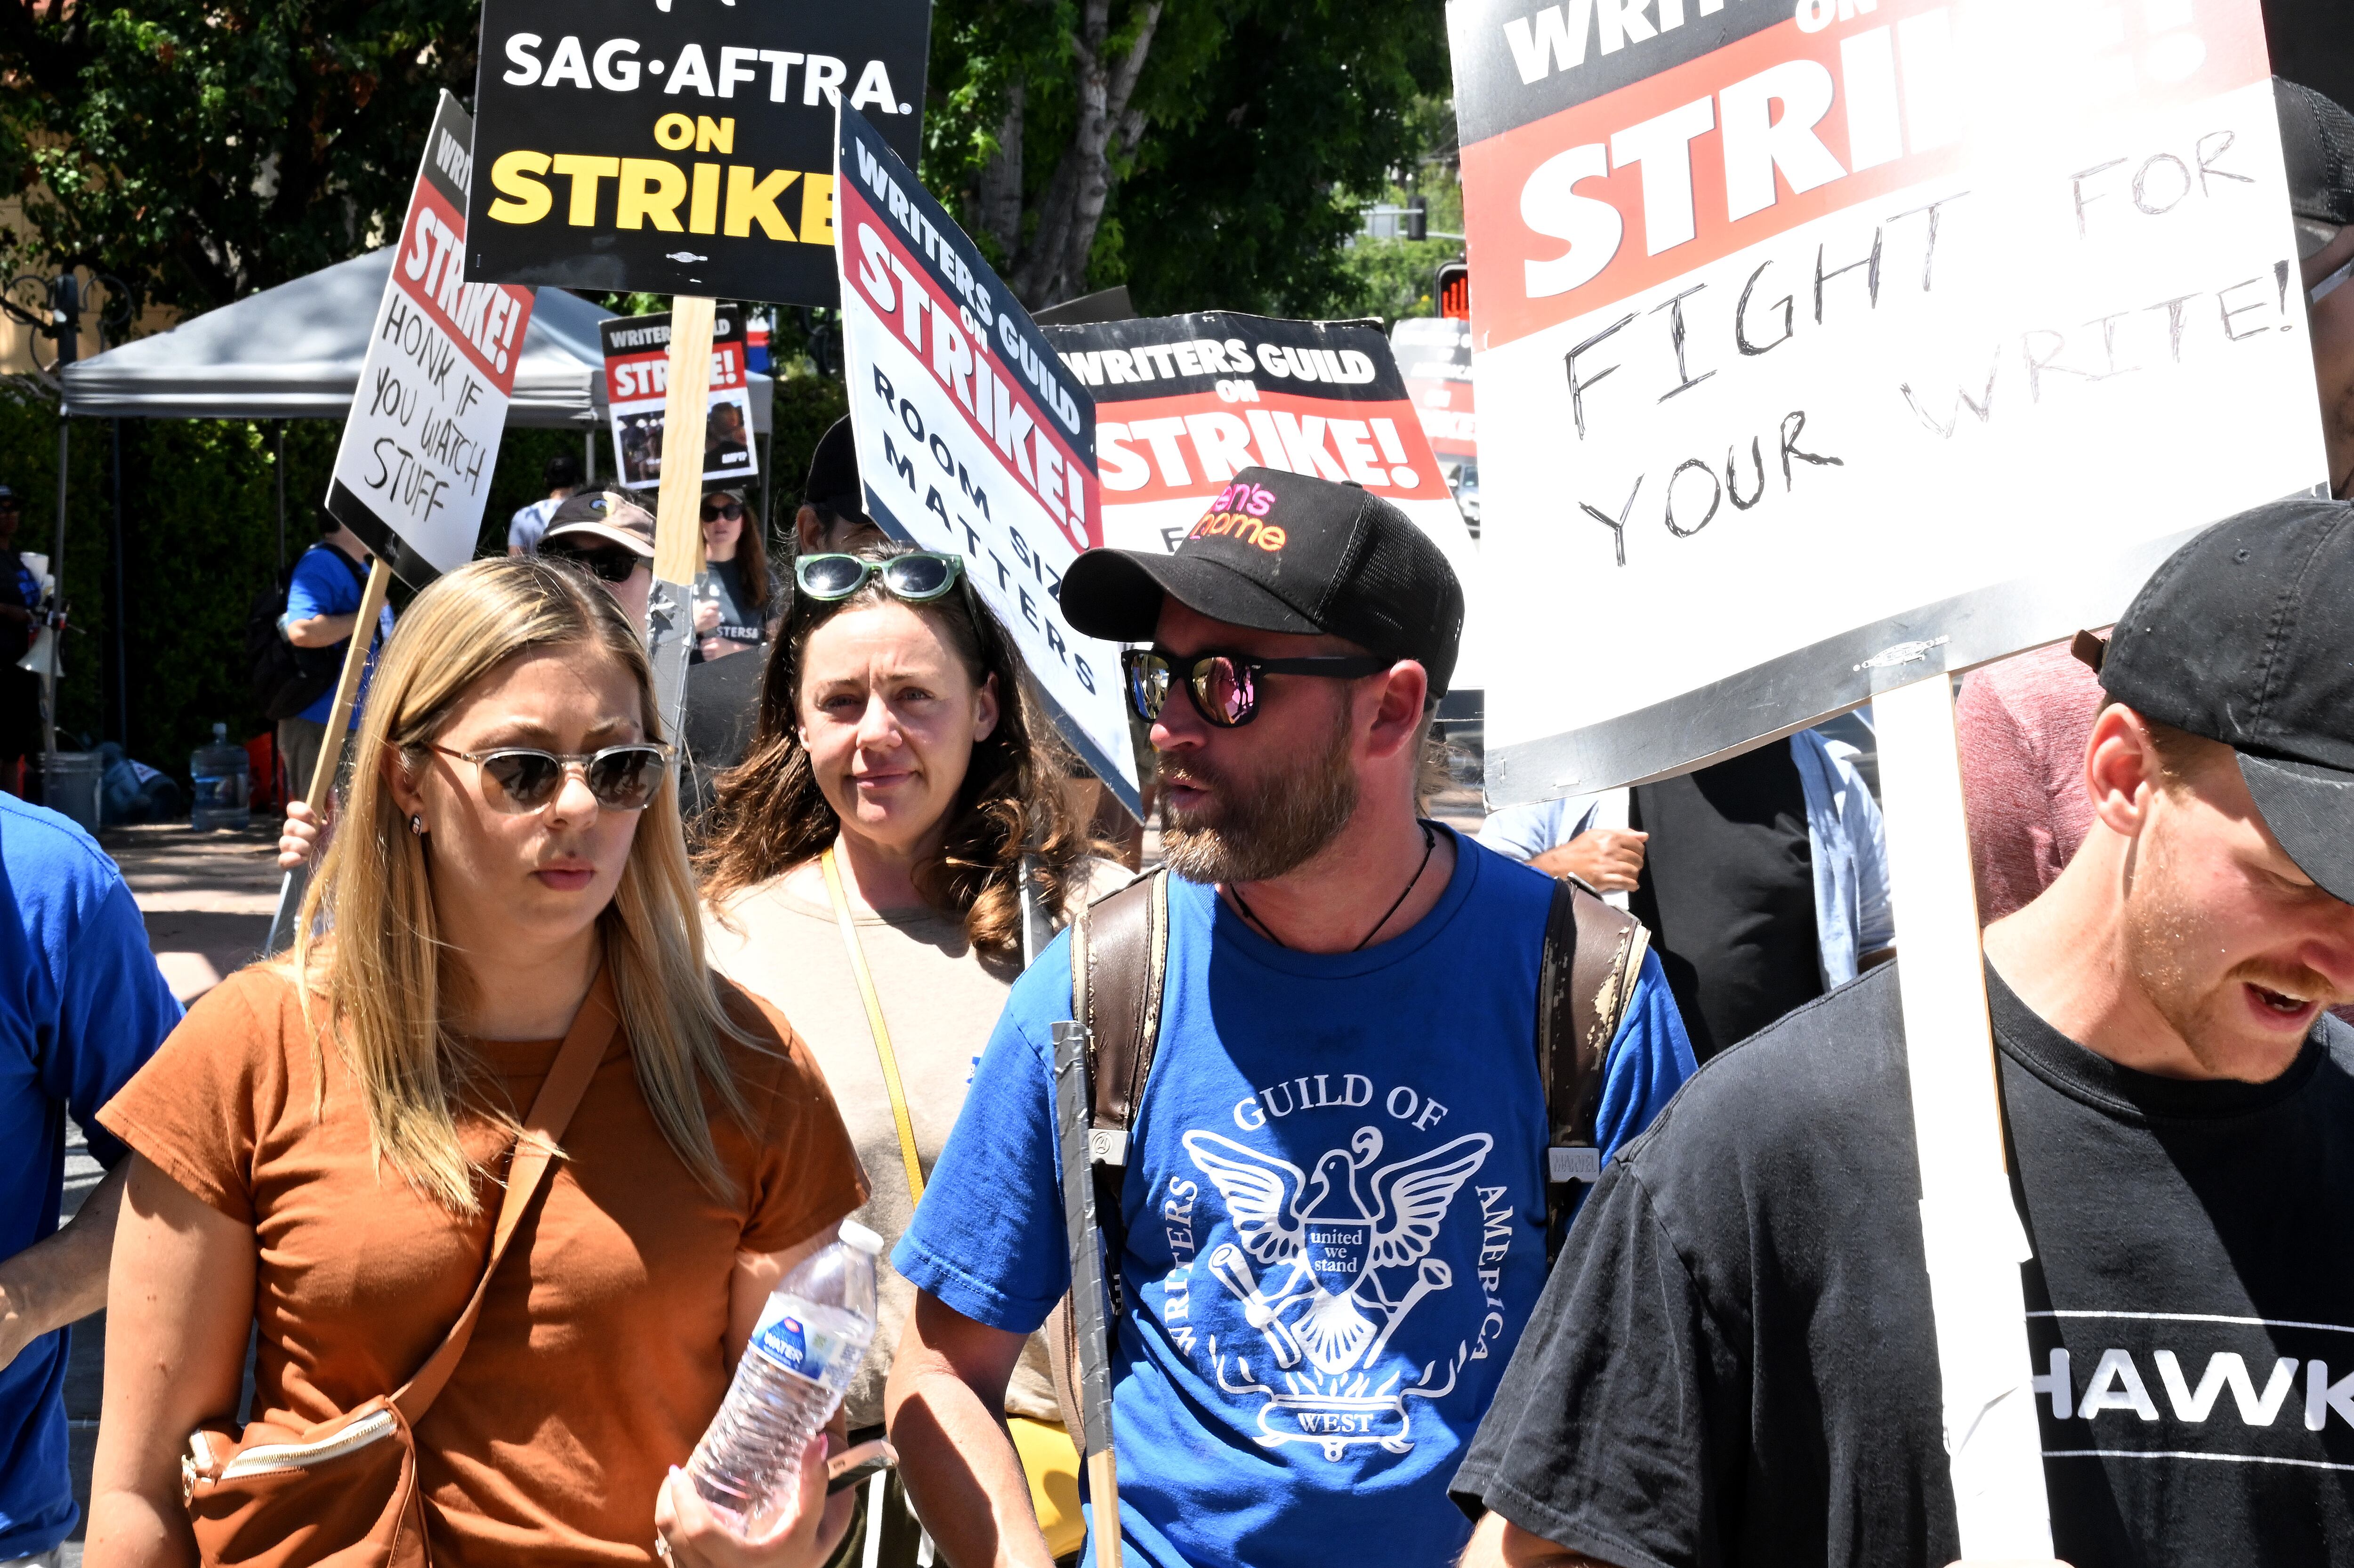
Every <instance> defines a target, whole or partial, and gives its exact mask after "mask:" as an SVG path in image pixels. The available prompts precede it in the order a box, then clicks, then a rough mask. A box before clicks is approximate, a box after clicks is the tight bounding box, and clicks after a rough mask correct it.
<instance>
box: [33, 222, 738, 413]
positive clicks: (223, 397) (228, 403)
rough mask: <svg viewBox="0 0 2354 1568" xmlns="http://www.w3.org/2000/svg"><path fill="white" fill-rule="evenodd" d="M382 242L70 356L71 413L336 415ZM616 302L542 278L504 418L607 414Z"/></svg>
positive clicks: (353, 372) (349, 382)
mask: <svg viewBox="0 0 2354 1568" xmlns="http://www.w3.org/2000/svg"><path fill="white" fill-rule="evenodd" d="M392 260H393V249H392V248H391V247H389V246H387V247H386V248H384V249H380V250H371V251H370V252H368V253H367V254H366V255H365V256H358V257H355V258H353V259H352V260H349V261H339V262H337V263H336V264H335V265H334V266H332V267H324V268H322V269H320V270H318V271H316V272H313V273H312V274H310V275H309V276H308V277H303V278H297V279H295V280H294V281H292V282H291V283H281V284H280V285H279V286H278V287H276V288H274V289H265V290H263V291H261V292H260V293H258V294H252V295H249V296H248V297H247V298H245V299H242V300H239V301H238V302H236V303H234V304H228V305H223V306H222V307H221V308H220V309H218V310H216V311H207V312H206V313H204V314H202V315H200V316H194V317H191V318H190V319H189V320H187V321H185V322H183V323H180V324H179V325H178V326H176V327H174V328H173V329H172V330H171V331H169V332H164V333H158V334H155V335H154V336H153V337H143V338H140V339H138V340H137V341H135V342H133V343H127V344H123V345H122V347H120V348H112V349H109V350H107V351H106V352H105V353H104V354H101V355H92V356H91V357H90V358H89V359H85V360H82V361H80V362H79V363H77V364H74V365H69V366H66V368H65V372H64V375H63V376H62V380H63V382H64V385H65V405H66V406H65V411H66V412H67V413H68V414H69V415H72V416H74V417H76V418H108V417H116V418H154V419H340V418H344V417H345V415H346V414H348V413H349V412H350V411H351V403H352V396H353V393H354V392H355V390H356V389H357V388H358V386H359V379H360V363H361V361H362V360H363V359H365V358H366V355H367V334H368V328H369V326H370V324H371V323H374V321H375V320H376V302H377V301H379V300H380V299H382V298H383V296H384V285H385V279H386V276H387V273H388V272H389V271H390V270H391V267H392ZM610 314H612V313H611V312H610V311H605V310H600V309H599V308H598V307H597V306H595V305H592V304H590V303H589V302H588V301H586V300H584V299H582V298H580V297H579V296H578V295H577V294H573V293H568V292H567V291H564V290H562V289H553V288H549V289H541V290H540V291H538V301H537V302H536V303H535V305H534V306H533V307H532V313H531V323H530V324H529V325H528V326H527V327H525V330H524V341H523V362H522V364H521V365H520V366H517V367H516V370H515V384H514V399H513V400H512V401H511V402H510V403H509V404H508V405H507V423H508V424H509V425H510V426H514V427H517V428H523V429H566V428H580V429H592V430H593V429H596V428H598V427H599V426H601V425H602V424H603V423H604V419H605V385H604V376H603V369H604V363H605V361H604V350H603V349H602V347H601V346H599V343H598V340H597V323H599V322H600V321H602V320H604V319H605V318H606V317H608V316H610ZM751 382H752V424H753V429H756V430H759V431H766V430H767V429H769V397H770V392H771V384H770V382H769V378H768V377H767V376H753V377H752V378H751Z"/></svg>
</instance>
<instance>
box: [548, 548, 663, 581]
mask: <svg viewBox="0 0 2354 1568" xmlns="http://www.w3.org/2000/svg"><path fill="white" fill-rule="evenodd" d="M540 554H541V555H543V556H548V557H550V558H552V559H554V560H558V561H569V562H571V563H572V564H573V565H574V566H576V567H579V568H580V569H581V570H582V571H584V572H587V573H588V575H589V576H591V577H595V578H596V579H597V580H598V581H599V582H608V583H625V582H628V581H629V580H630V579H631V577H635V576H636V575H637V571H638V567H641V566H642V565H643V564H644V562H645V557H644V556H640V555H635V554H632V553H631V552H630V551H628V550H579V549H574V548H572V547H571V546H566V545H548V546H544V547H543V548H542V549H541V551H540Z"/></svg>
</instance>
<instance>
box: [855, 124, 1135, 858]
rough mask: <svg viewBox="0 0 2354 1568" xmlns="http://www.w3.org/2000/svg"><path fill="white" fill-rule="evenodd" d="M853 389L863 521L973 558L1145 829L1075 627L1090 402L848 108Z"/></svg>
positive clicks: (1113, 710) (1093, 658)
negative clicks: (1068, 584)
mask: <svg viewBox="0 0 2354 1568" xmlns="http://www.w3.org/2000/svg"><path fill="white" fill-rule="evenodd" d="M838 168H839V174H840V175H841V181H840V184H839V185H838V186H837V187H836V188H837V195H838V196H839V197H840V200H841V221H840V225H839V232H840V243H839V250H840V255H841V266H842V279H843V281H842V340H843V363H844V371H843V376H844V379H845V381H846V382H847V383H848V386H849V389H850V416H851V425H852V429H854V431H855V432H856V435H857V446H858V472H859V477H860V478H861V479H862V480H863V481H864V484H865V489H866V511H867V514H868V515H869V516H871V517H873V518H874V519H875V522H877V523H879V524H882V525H883V527H884V528H885V529H886V530H887V531H889V532H890V533H891V534H892V535H895V536H896V537H898V538H901V539H906V540H909V541H911V542H913V543H915V544H917V545H919V546H922V547H924V548H925V549H928V550H938V551H940V552H942V553H943V554H953V555H958V556H963V557H964V561H965V577H966V580H967V581H968V582H970V584H971V585H972V588H973V589H974V590H975V591H976V592H977V593H979V594H980V596H981V600H982V602H984V603H985V604H987V605H988V606H989V608H990V609H991V610H992V611H994V612H995V614H996V616H997V619H998V620H1000V621H1002V622H1003V623H1004V626H1005V629H1006V630H1007V631H1008V632H1010V633H1011V634H1012V635H1013V640H1014V642H1015V643H1016V645H1017V646H1019V647H1020V649H1021V650H1022V657H1023V662H1025V663H1027V664H1028V665H1029V667H1030V673H1031V676H1032V678H1033V679H1034V680H1035V681H1036V683H1037V684H1038V689H1039V690H1040V692H1041V693H1042V694H1044V697H1045V699H1046V702H1047V705H1048V706H1049V707H1050V708H1051V709H1052V710H1053V713H1054V716H1055V726H1056V727H1057V728H1058V729H1059V730H1060V731H1061V732H1062V736H1063V738H1064V740H1066V742H1068V743H1069V745H1070V746H1071V747H1072V749H1074V750H1075V751H1076V752H1077V753H1078V755H1079V758H1080V759H1081V760H1082V761H1084V762H1085V763H1086V764H1087V766H1088V767H1089V768H1093V769H1094V770H1095V772H1096V774H1097V777H1099V778H1101V779H1103V781H1104V783H1105V784H1106V785H1107V786H1108V788H1109V789H1111V790H1112V792H1113V793H1114V794H1115V795H1117V796H1118V797H1119V800H1120V801H1121V803H1122V804H1123V805H1125V806H1127V808H1128V809H1129V812H1130V813H1131V814H1133V815H1141V814H1142V813H1141V811H1140V800H1139V793H1138V788H1137V776H1136V758H1135V752H1134V750H1133V748H1132V747H1131V746H1130V744H1129V731H1128V709H1127V705H1126V703H1125V700H1124V699H1123V697H1122V696H1121V694H1120V673H1119V651H1118V650H1117V649H1116V648H1114V647H1113V646H1112V645H1111V644H1109V643H1106V642H1099V641H1096V640H1095V639H1094V638H1091V637H1082V636H1080V635H1079V634H1078V633H1077V632H1076V631H1073V630H1071V626H1070V623H1069V622H1068V621H1066V620H1064V619H1063V610H1062V604H1061V592H1062V583H1063V572H1064V570H1065V568H1066V567H1068V566H1069V565H1070V563H1071V559H1072V557H1074V556H1076V555H1077V554H1078V553H1079V552H1080V551H1081V550H1084V549H1087V548H1088V547H1089V546H1095V545H1099V544H1101V543H1103V542H1104V535H1103V527H1102V518H1101V514H1100V512H1099V506H1100V503H1101V496H1100V493H1099V491H1098V488H1097V481H1096V461H1095V442H1096V413H1095V402H1094V400H1093V399H1092V398H1090V397H1088V396H1087V390H1086V388H1085V387H1083V386H1081V385H1080V383H1079V381H1078V380H1077V378H1076V376H1073V375H1072V373H1071V371H1070V370H1069V369H1068V367H1066V366H1065V365H1064V364H1063V362H1062V361H1061V360H1060V359H1059V358H1057V357H1056V356H1055V352H1054V350H1052V349H1051V348H1049V347H1048V346H1047V344H1046V341H1045V339H1044V337H1043V336H1042V335H1040V332H1039V329H1038V327H1037V325H1036V324H1035V323H1033V322H1032V321H1031V319H1030V315H1029V313H1028V312H1026V311H1024V310H1023V308H1022V305H1021V302H1019V301H1017V300H1016V299H1015V298H1014V297H1013V291H1012V290H1010V289H1008V288H1007V287H1006V286H1005V284H1004V283H1003V282H1002V281H1001V280H1000V279H999V278H998V276H997V274H996V272H995V271H993V270H991V268H990V265H989V263H988V262H987V261H985V260H982V259H981V250H980V249H979V247H977V246H975V245H974V244H973V242H972V241H971V240H970V238H967V237H966V235H965V233H964V231H963V230H961V229H960V228H958V227H957V226H956V224H955V223H954V222H953V221H952V220H951V219H950V218H949V215H948V213H947V211H946V210H945V209H943V208H942V207H940V205H939V204H938V202H936V201H934V200H933V199H932V198H931V197H930V196H928V195H927V194H926V193H925V191H924V188H923V187H922V186H921V185H917V183H916V176H915V175H914V174H913V173H911V172H910V171H909V169H908V167H907V164H905V163H903V162H901V161H900V159H899V157H898V155H897V154H896V153H894V152H893V151H892V150H891V147H890V144H889V143H886V142H885V141H884V140H883V138H882V137H881V136H880V135H878V134H877V133H876V132H875V128H874V127H873V126H872V125H870V124H868V123H867V122H866V120H865V118H864V116H863V115H861V114H859V113H858V112H857V111H855V110H854V109H852V108H850V107H849V106H848V105H844V106H843V111H842V132H841V148H840V154H839V165H838Z"/></svg>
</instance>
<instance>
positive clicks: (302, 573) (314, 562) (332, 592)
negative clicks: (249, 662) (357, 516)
mask: <svg viewBox="0 0 2354 1568" xmlns="http://www.w3.org/2000/svg"><path fill="white" fill-rule="evenodd" d="M319 529H320V537H319V542H318V543H317V544H315V545H313V546H311V547H310V548H309V549H308V550H305V551H303V552H302V559H301V560H299V561H297V562H295V563H294V580H293V583H292V586H290V587H289V588H287V590H286V613H285V614H284V615H282V616H281V617H279V620H278V629H279V630H280V631H281V633H282V634H283V635H284V636H285V638H286V641H289V642H291V643H292V644H293V645H294V646H295V647H297V648H307V649H311V650H313V651H318V650H326V651H329V652H332V653H333V654H334V658H335V659H336V661H337V663H338V668H339V669H340V667H341V661H342V659H343V656H344V653H345V647H344V645H345V643H347V642H349V641H351V639H352V631H353V630H354V628H355V626H357V624H358V622H359V612H360V601H361V599H363V597H365V595H366V591H367V567H368V563H369V561H370V560H372V559H373V558H374V557H373V556H370V555H369V554H368V547H367V546H366V545H364V544H362V543H361V542H360V536H359V535H356V534H355V533H353V532H352V531H351V530H350V529H348V528H346V527H345V526H344V525H343V524H340V523H338V522H336V521H335V520H334V518H333V517H332V516H330V515H328V514H327V513H325V512H324V511H322V512H321V513H320V514H319ZM376 625H377V630H378V635H379V636H380V637H390V636H391V635H392V610H391V609H390V608H389V607H387V609H384V610H382V611H380V612H379V613H378V615H377V617H376ZM374 673H376V655H375V653H374V652H370V654H369V655H368V664H367V670H366V673H364V674H363V675H362V676H361V677H360V690H359V694H358V696H357V697H356V698H355V700H354V701H353V703H352V716H351V726H350V727H351V728H353V729H357V728H358V727H359V723H360V709H361V708H362V706H363V705H365V704H366V699H367V680H368V677H369V676H371V675H373V674H374ZM334 709H335V688H334V683H332V682H331V683H329V684H328V686H327V689H326V690H325V691H323V692H322V693H320V694H319V698H318V700H317V701H316V702H314V703H313V704H312V705H310V706H309V707H307V708H304V709H303V710H302V712H301V713H300V714H298V715H295V716H294V717H292V718H290V719H280V720H279V721H278V756H279V760H280V761H281V762H282V763H283V764H284V765H285V768H286V788H287V791H288V793H289V794H291V795H296V796H299V795H301V794H302V793H303V791H305V790H307V789H310V788H311V776H312V775H313V773H314V772H316V771H317V770H318V767H319V756H320V753H322V752H323V751H324V750H325V749H326V745H327V721H328V720H329V719H330V718H332V717H333V716H334Z"/></svg>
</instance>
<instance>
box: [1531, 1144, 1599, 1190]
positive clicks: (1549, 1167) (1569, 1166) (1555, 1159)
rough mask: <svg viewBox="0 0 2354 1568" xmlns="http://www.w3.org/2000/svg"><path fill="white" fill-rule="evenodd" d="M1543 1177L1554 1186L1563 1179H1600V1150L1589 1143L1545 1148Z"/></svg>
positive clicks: (1589, 1181)
mask: <svg viewBox="0 0 2354 1568" xmlns="http://www.w3.org/2000/svg"><path fill="white" fill-rule="evenodd" d="M1545 1179H1546V1180H1547V1181H1551V1182H1552V1183H1553V1184H1554V1185H1555V1186H1559V1185H1561V1184H1562V1183H1563V1182H1564V1181H1585V1182H1588V1183H1591V1182H1595V1181H1601V1180H1602V1150H1598V1149H1596V1148H1595V1147H1594V1146H1593V1145H1591V1144H1585V1145H1581V1146H1578V1147H1574V1148H1563V1147H1560V1146H1558V1145H1556V1146H1555V1147H1553V1148H1552V1149H1548V1150H1545Z"/></svg>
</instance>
